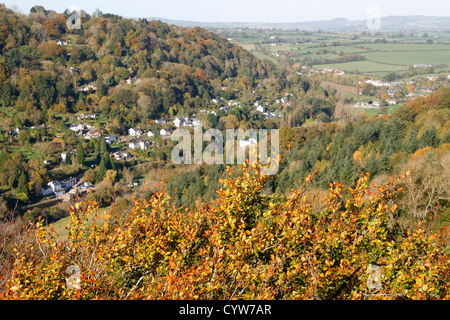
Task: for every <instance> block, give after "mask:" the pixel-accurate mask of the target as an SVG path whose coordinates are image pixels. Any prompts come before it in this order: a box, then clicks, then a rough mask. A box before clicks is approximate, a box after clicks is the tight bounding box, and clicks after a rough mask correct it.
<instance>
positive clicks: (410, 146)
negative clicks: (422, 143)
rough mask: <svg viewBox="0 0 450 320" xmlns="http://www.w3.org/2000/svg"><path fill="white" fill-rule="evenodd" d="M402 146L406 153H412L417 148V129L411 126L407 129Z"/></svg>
mask: <svg viewBox="0 0 450 320" xmlns="http://www.w3.org/2000/svg"><path fill="white" fill-rule="evenodd" d="M403 148H404V149H405V151H406V152H408V153H414V152H416V150H417V149H418V148H419V141H418V140H417V129H415V128H413V129H411V130H410V131H409V133H408V135H407V137H406V140H405V143H404V145H403Z"/></svg>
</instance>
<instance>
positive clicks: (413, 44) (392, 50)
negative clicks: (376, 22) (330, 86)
mask: <svg viewBox="0 0 450 320" xmlns="http://www.w3.org/2000/svg"><path fill="white" fill-rule="evenodd" d="M242 32H243V34H245V35H246V36H245V37H244V36H240V37H237V38H236V39H235V41H236V42H237V43H239V44H240V45H241V46H242V47H243V48H245V49H247V50H249V51H251V52H252V53H253V54H255V55H256V56H257V57H259V58H264V59H269V60H271V61H276V60H277V58H276V57H274V56H273V55H272V53H275V52H277V53H279V54H282V53H285V54H289V57H290V59H291V62H292V63H298V62H301V61H302V60H305V59H309V60H310V61H313V60H317V59H333V58H337V57H338V56H339V53H341V52H342V53H344V54H359V55H362V56H364V57H365V58H366V60H365V61H352V62H344V63H330V64H315V65H314V68H317V69H323V68H334V69H341V70H344V71H347V72H352V71H354V70H355V69H358V71H359V72H360V73H362V74H364V75H369V76H375V75H377V76H383V75H385V74H386V73H388V72H392V71H403V70H406V69H407V68H408V67H409V66H410V65H413V64H429V65H438V64H447V65H450V44H449V42H450V33H439V34H431V33H430V38H423V37H419V36H417V35H411V34H409V35H408V34H405V35H403V36H401V37H391V38H389V36H388V35H385V34H379V35H360V36H355V35H352V34H342V33H309V34H305V33H302V32H297V33H296V32H295V31H281V30H266V31H261V30H259V31H254V30H244V31H242ZM434 36H436V37H437V38H434ZM429 39H432V40H433V42H434V43H426V41H427V40H429ZM377 40H383V42H386V43H383V42H380V41H377ZM375 41H377V42H378V43H375ZM444 41H447V42H444ZM255 44H257V46H258V47H264V48H265V52H266V53H265V54H264V53H262V52H261V51H256V49H255V48H256V47H255ZM272 44H276V45H272ZM449 70H450V68H449V67H448V66H446V67H444V68H443V69H442V68H441V69H436V70H435V73H439V72H448V71H449Z"/></svg>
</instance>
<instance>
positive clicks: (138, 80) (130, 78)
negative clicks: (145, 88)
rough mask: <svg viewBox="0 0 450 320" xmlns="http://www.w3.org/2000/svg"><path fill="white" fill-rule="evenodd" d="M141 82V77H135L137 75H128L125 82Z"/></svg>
mask: <svg viewBox="0 0 450 320" xmlns="http://www.w3.org/2000/svg"><path fill="white" fill-rule="evenodd" d="M140 82H141V79H140V78H137V77H133V78H132V77H129V78H128V79H127V84H132V83H136V84H138V83H140Z"/></svg>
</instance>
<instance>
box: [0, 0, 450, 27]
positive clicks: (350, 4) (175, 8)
mask: <svg viewBox="0 0 450 320" xmlns="http://www.w3.org/2000/svg"><path fill="white" fill-rule="evenodd" d="M0 2H3V3H5V5H6V6H7V7H9V8H11V7H12V6H14V5H16V6H17V7H18V8H19V9H20V11H21V12H23V13H28V12H29V11H30V8H31V7H32V6H34V5H36V4H39V5H43V6H44V7H45V8H46V9H52V10H55V11H57V12H63V11H64V10H65V9H66V8H69V7H70V6H77V7H79V8H81V9H83V10H85V11H86V12H88V13H90V14H92V12H94V10H95V8H99V9H100V10H101V11H102V12H105V13H106V12H108V13H115V14H119V15H122V16H124V17H137V18H139V17H158V18H166V19H178V20H191V21H200V22H300V21H311V20H329V19H333V18H348V19H352V20H365V19H367V18H368V17H369V16H370V14H369V13H367V9H368V8H369V7H370V6H373V5H376V6H378V7H379V8H380V11H381V16H389V15H397V16H403V15H427V16H450V1H448V0H427V1H423V0H395V1H394V0H184V1H183V0H125V1H119V0H98V1H93V0H41V1H37V0H3V1H2V0H0Z"/></svg>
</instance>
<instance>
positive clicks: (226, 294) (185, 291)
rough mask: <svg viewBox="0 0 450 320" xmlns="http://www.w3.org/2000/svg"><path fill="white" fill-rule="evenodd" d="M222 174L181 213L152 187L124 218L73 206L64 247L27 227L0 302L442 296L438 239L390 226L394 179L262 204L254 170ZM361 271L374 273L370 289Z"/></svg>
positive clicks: (443, 262)
mask: <svg viewBox="0 0 450 320" xmlns="http://www.w3.org/2000/svg"><path fill="white" fill-rule="evenodd" d="M232 171H233V170H232V169H231V168H227V175H226V176H224V177H223V180H222V179H221V180H220V183H221V188H220V189H219V190H218V194H219V197H218V199H217V200H216V201H214V202H211V203H197V204H196V206H195V208H194V209H192V210H191V209H186V208H176V207H175V206H174V201H173V199H172V198H171V197H170V196H168V195H167V193H166V192H165V190H164V187H163V186H162V187H161V188H160V189H159V191H158V192H157V193H155V194H154V195H153V196H152V197H151V198H150V199H149V200H148V201H146V200H144V199H136V200H134V204H133V208H132V210H130V211H129V212H127V213H126V214H124V213H122V214H118V215H116V216H111V214H109V213H106V212H105V213H103V214H94V217H93V219H94V223H90V224H89V226H87V219H88V216H89V215H92V214H93V212H95V211H96V209H97V207H96V204H95V203H92V202H83V203H78V204H77V205H76V206H74V207H72V208H71V222H70V225H69V235H68V238H67V239H65V240H57V238H56V234H55V233H54V232H52V231H51V230H50V229H49V228H47V227H45V226H44V225H43V223H42V222H38V223H37V224H36V225H35V226H34V227H33V228H30V229H29V230H28V232H27V234H28V236H29V237H30V239H34V240H33V241H30V242H29V244H27V245H25V246H22V247H19V246H18V247H16V249H15V250H16V253H15V254H16V256H15V262H14V266H13V270H12V276H11V277H10V279H8V281H7V283H6V288H5V290H4V291H3V293H1V297H2V298H3V299H448V298H449V292H448V281H449V259H448V255H446V254H445V251H444V250H445V245H446V241H447V240H448V239H447V238H446V236H448V231H447V230H446V229H442V230H440V232H439V233H430V232H429V231H427V228H425V226H424V225H423V224H419V225H418V226H417V227H416V228H415V229H414V230H403V229H402V228H401V227H400V226H399V224H398V223H397V211H398V209H397V205H396V204H395V201H394V200H395V197H396V196H397V195H398V194H399V193H400V192H401V191H402V190H401V189H402V188H401V187H399V179H397V180H389V181H388V182H387V183H386V184H384V185H382V186H378V187H374V189H373V190H372V191H371V190H370V189H369V186H368V176H367V175H361V177H360V178H359V179H358V181H357V183H356V184H355V187H354V188H345V187H344V186H343V185H342V184H340V183H334V184H330V188H329V190H328V194H327V195H326V196H324V197H323V199H317V198H314V197H313V196H312V197H308V196H306V189H307V188H308V186H306V187H304V188H301V189H299V190H292V192H291V194H290V195H289V196H288V197H286V198H283V197H278V196H264V195H262V193H261V190H262V188H263V187H264V184H265V183H266V181H267V179H268V177H266V176H263V175H262V174H261V173H260V167H259V166H251V165H246V166H244V167H243V171H242V172H241V173H240V174H238V175H237V177H234V178H232V176H236V175H235V174H233V172H232ZM406 175H407V174H405V175H404V178H405V177H406ZM312 179H313V177H312V176H309V177H307V178H306V180H307V181H310V180H312ZM318 202H319V203H320V204H321V208H320V210H317V209H313V208H317V203H318ZM313 205H314V206H313ZM369 265H376V266H378V267H380V268H381V277H380V279H378V280H379V287H378V288H375V289H373V288H372V289H369V288H368V287H367V283H368V281H369V282H371V281H372V280H375V282H376V281H377V279H369V277H372V278H373V277H374V276H373V274H370V273H369V272H368V268H369ZM68 270H69V271H70V270H79V273H80V279H79V280H80V286H79V288H80V289H71V288H70V286H69V287H68V285H67V282H66V279H67V278H69V280H70V279H73V278H74V276H72V277H70V274H68V273H67V271H68ZM75 287H76V286H75Z"/></svg>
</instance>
